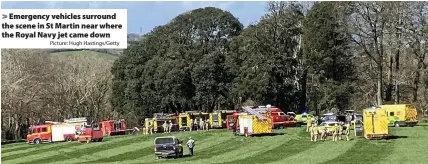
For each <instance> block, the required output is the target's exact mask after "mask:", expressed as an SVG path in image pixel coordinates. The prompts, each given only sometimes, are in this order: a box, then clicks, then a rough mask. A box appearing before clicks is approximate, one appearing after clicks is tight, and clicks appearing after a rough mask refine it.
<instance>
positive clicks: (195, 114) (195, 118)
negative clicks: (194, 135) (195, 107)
mask: <svg viewBox="0 0 428 164" xmlns="http://www.w3.org/2000/svg"><path fill="white" fill-rule="evenodd" d="M186 113H187V114H189V115H188V116H189V118H190V119H193V130H196V129H197V127H198V126H199V121H200V120H201V118H202V120H204V121H207V120H209V118H210V115H209V113H205V112H198V111H187V112H186ZM189 121H190V120H189Z"/></svg>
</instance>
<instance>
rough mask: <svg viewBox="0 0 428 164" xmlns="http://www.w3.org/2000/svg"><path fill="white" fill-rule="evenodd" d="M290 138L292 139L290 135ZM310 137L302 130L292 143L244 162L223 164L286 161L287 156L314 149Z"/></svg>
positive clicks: (235, 161) (289, 142)
mask: <svg viewBox="0 0 428 164" xmlns="http://www.w3.org/2000/svg"><path fill="white" fill-rule="evenodd" d="M288 137H292V136H291V135H289V136H288ZM308 139H309V136H308V134H307V132H306V131H304V130H301V131H300V132H298V134H297V136H295V138H292V139H291V140H290V141H288V142H285V143H283V144H281V145H279V146H278V147H276V148H274V149H271V150H267V151H264V152H260V153H259V154H257V155H254V156H252V157H248V158H245V159H242V160H233V161H230V162H225V163H223V164H235V163H238V162H239V163H259V162H258V161H264V162H274V161H279V160H281V159H284V157H285V156H290V155H293V154H298V153H300V152H302V151H304V150H307V149H308V148H311V147H314V146H315V144H313V143H311V142H309V141H307V140H308ZM285 152H286V153H285Z"/></svg>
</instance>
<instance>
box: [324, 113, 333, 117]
mask: <svg viewBox="0 0 428 164" xmlns="http://www.w3.org/2000/svg"><path fill="white" fill-rule="evenodd" d="M323 115H324V116H332V115H335V114H334V113H326V114H323Z"/></svg>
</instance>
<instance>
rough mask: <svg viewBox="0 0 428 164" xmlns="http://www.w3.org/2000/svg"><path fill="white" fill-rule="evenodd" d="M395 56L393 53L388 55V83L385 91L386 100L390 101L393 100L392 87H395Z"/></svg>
mask: <svg viewBox="0 0 428 164" xmlns="http://www.w3.org/2000/svg"><path fill="white" fill-rule="evenodd" d="M393 68H394V67H393V56H392V54H389V55H388V77H387V80H388V83H387V84H386V85H387V86H386V93H385V101H386V102H389V101H391V100H392V89H393V85H392V83H393V81H392V74H393V70H392V69H393Z"/></svg>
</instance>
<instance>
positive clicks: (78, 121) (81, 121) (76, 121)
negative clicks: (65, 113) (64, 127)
mask: <svg viewBox="0 0 428 164" xmlns="http://www.w3.org/2000/svg"><path fill="white" fill-rule="evenodd" d="M64 123H68V124H72V125H74V126H75V128H76V131H77V133H76V134H81V133H83V129H84V127H86V126H88V123H87V119H86V117H79V118H70V119H64Z"/></svg>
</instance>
